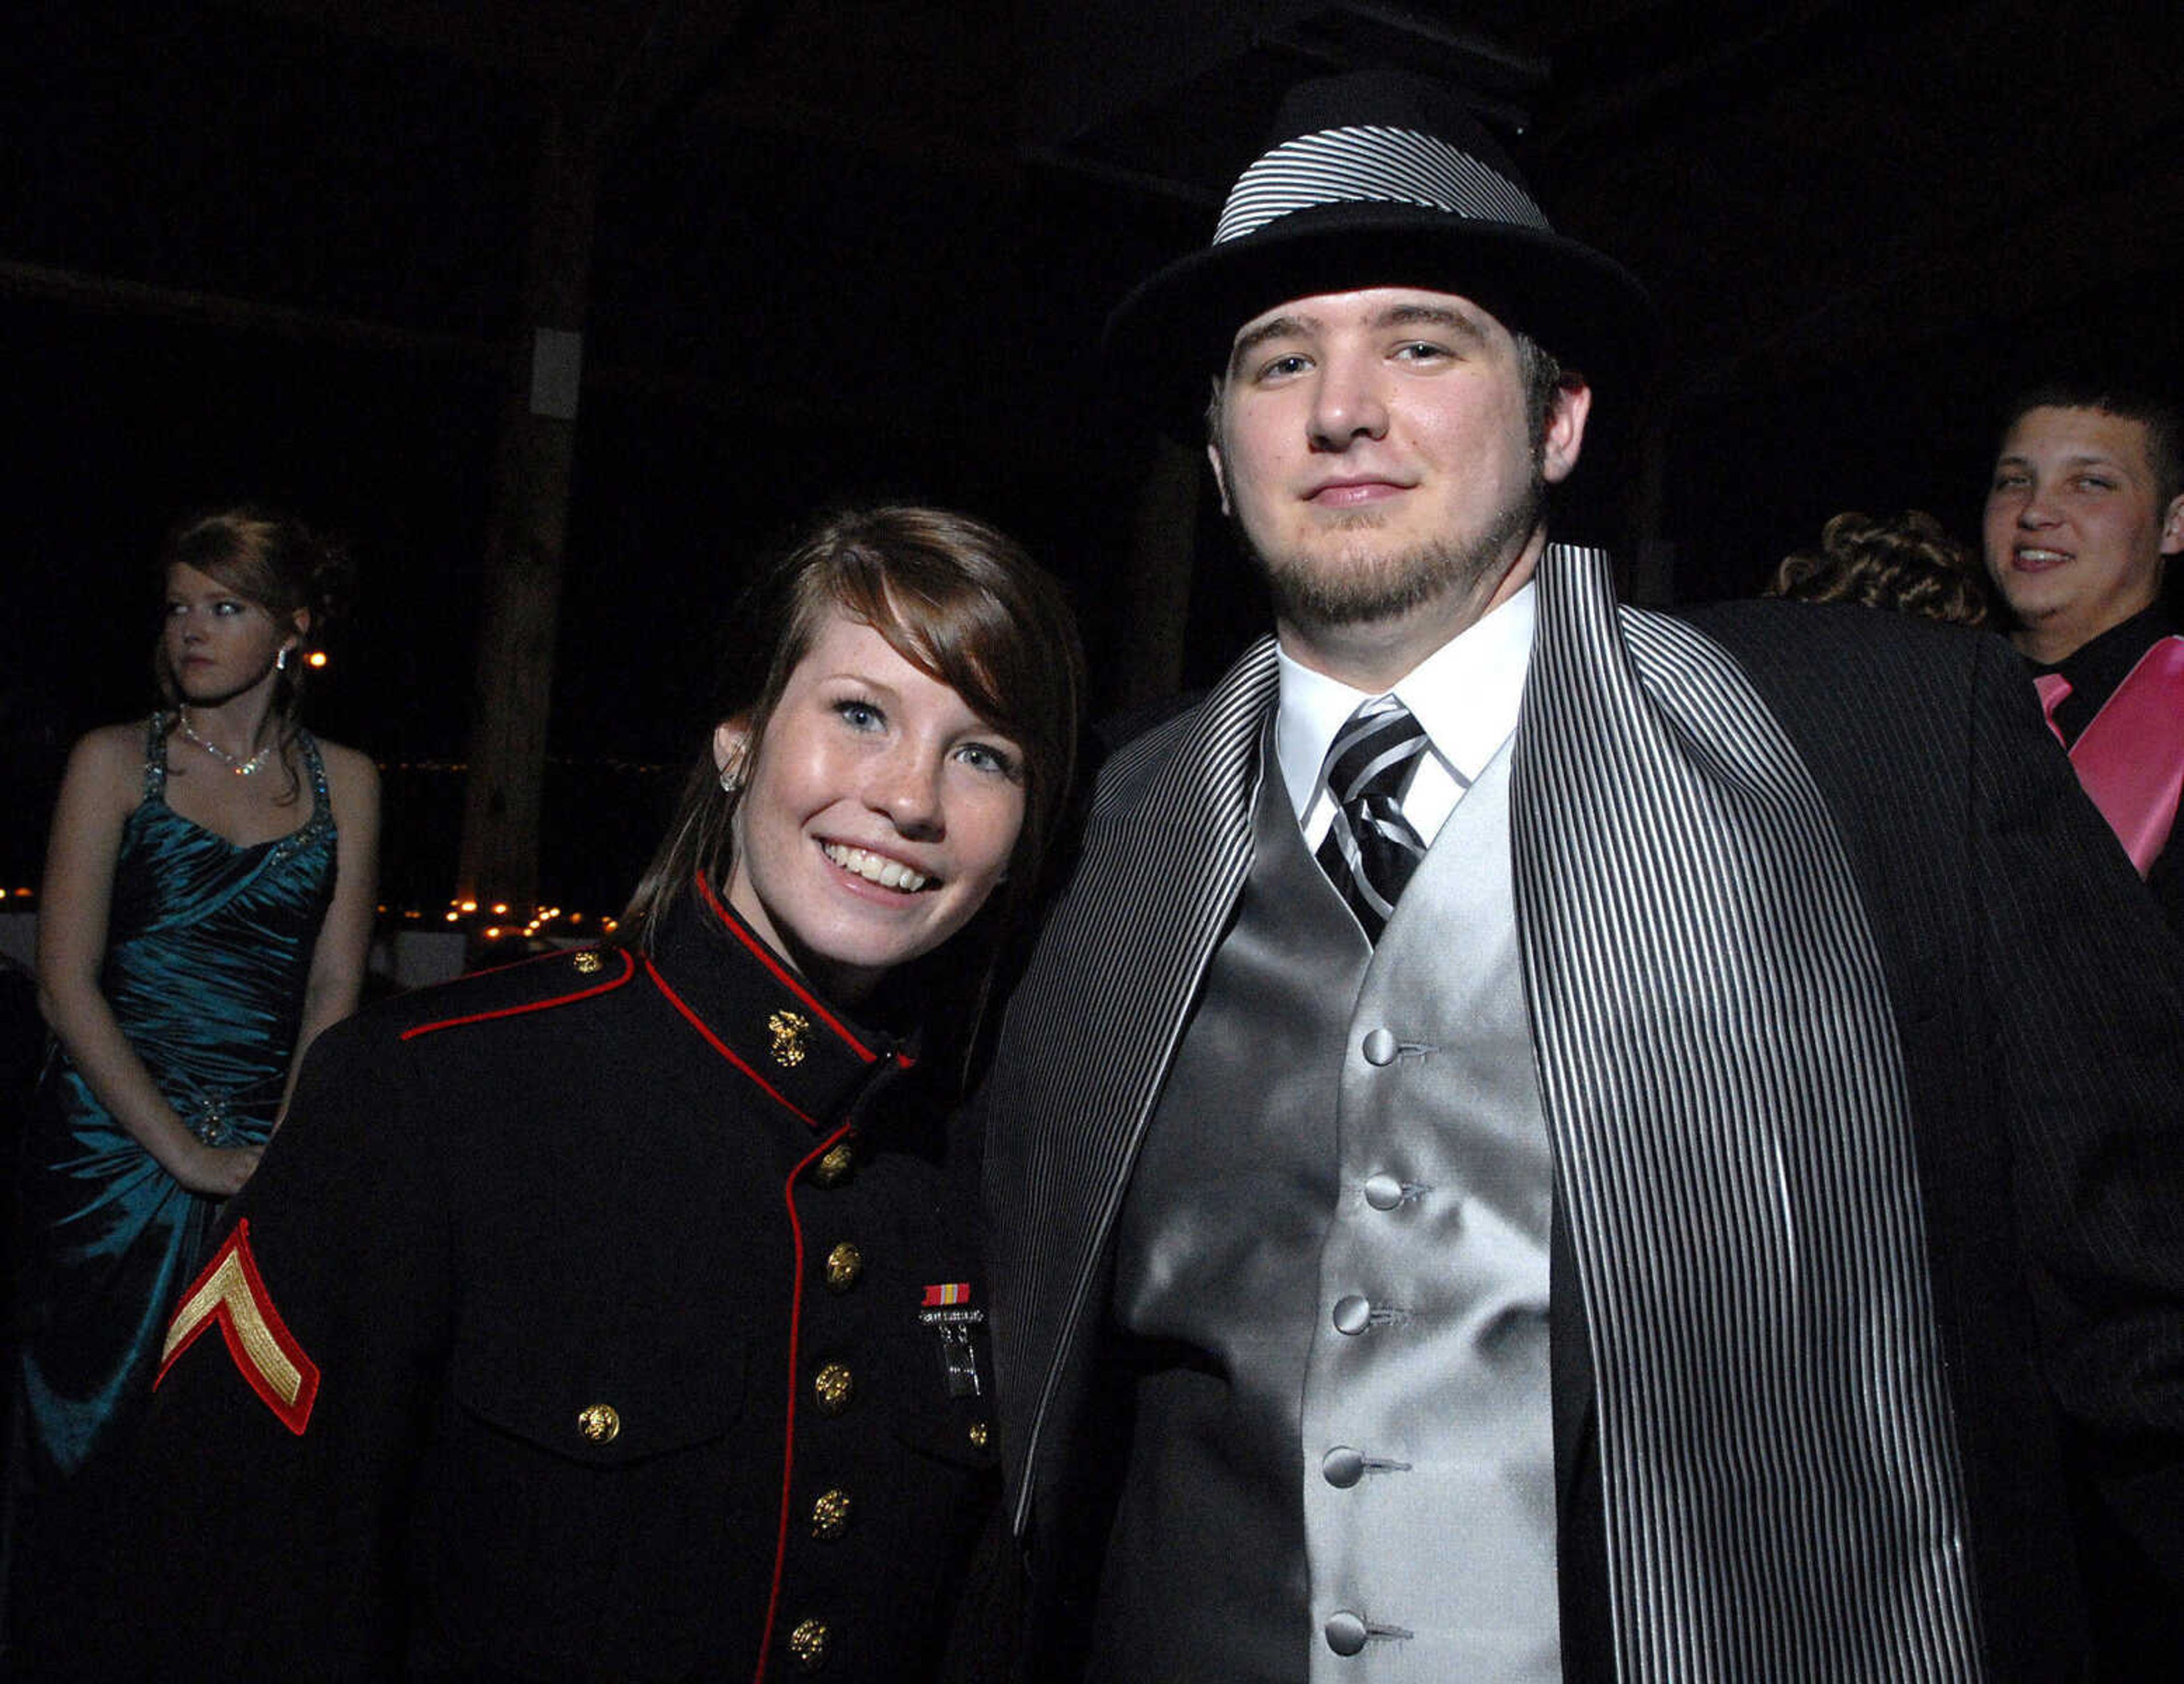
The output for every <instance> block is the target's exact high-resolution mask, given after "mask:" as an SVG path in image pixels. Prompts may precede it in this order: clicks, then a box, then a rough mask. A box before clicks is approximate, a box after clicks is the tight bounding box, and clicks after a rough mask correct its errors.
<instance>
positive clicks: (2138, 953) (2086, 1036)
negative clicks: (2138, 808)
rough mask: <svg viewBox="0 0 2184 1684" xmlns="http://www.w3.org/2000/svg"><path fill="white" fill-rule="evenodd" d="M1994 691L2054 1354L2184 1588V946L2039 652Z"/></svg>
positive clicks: (2150, 1564)
mask: <svg viewBox="0 0 2184 1684" xmlns="http://www.w3.org/2000/svg"><path fill="white" fill-rule="evenodd" d="M2000 652H2001V651H2000V646H1999V645H1996V646H1994V650H1993V653H1992V655H1990V656H1989V657H1988V658H1987V659H1986V660H1985V661H1983V662H1982V666H1981V672H1980V674H1979V677H1978V679H1977V683H1976V695H1975V705H1974V713H1975V719H1974V741H1973V768H1974V772H1973V785H1974V788H1973V795H1974V800H1975V804H1976V806H1977V811H1976V814H1975V850H1976V853H1975V864H1976V868H1977V870H1978V873H1979V876H1980V895H1981V903H1982V905H1983V906H1985V908H1986V928H1985V929H1984V931H1983V936H1984V939H1985V944H1986V945H1985V950H1984V951H1983V953H1982V954H1981V983H1982V986H1983V991H1984V993H1985V995H1986V1000H1987V1002H1988V1014H1989V1021H1990V1022H1991V1023H1992V1025H1993V1054H1994V1057H1996V1058H1997V1060H1998V1061H1999V1062H2000V1063H2001V1066H2002V1076H2003V1080H2002V1082H2001V1084H2000V1090H2001V1091H2002V1092H2003V1094H2005V1095H2006V1096H2008V1100H2007V1104H2008V1107H2009V1115H2008V1118H2007V1124H2008V1128H2009V1146H2010V1151H2011V1156H2012V1163H2013V1184H2012V1185H2013V1195H2014V1199H2015V1202H2016V1206H2017V1209H2016V1216H2017V1220H2018V1222H2019V1224H2020V1232H2021V1235H2022V1246H2023V1254H2024V1256H2025V1257H2026V1259H2027V1261H2028V1269H2029V1275H2030V1287H2031V1294H2032V1298H2033V1303H2034V1308H2035V1310H2036V1315H2037V1317H2038V1319H2039V1323H2040V1332H2041V1335H2042V1347H2043V1352H2044V1362H2043V1368H2044V1370H2045V1373H2046V1377H2047V1380H2048V1385H2049V1386H2050V1387H2051V1388H2052V1390H2053V1394H2054V1396H2055V1397H2056V1398H2057V1400H2058V1402H2059V1405H2060V1407H2061V1408H2062V1411H2063V1414H2064V1419H2065V1421H2066V1424H2067V1433H2068V1436H2069V1441H2070V1447H2071V1448H2072V1449H2073V1450H2074V1452H2075V1455H2076V1457H2077V1458H2078V1461H2079V1464H2080V1466H2081V1471H2083V1472H2085V1473H2086V1474H2087V1475H2088V1476H2089V1478H2090V1481H2091V1486H2092V1490H2093V1491H2094V1492H2095V1493H2096V1494H2097V1500H2098V1506H2099V1508H2101V1509H2102V1510H2103V1511H2104V1514H2105V1517H2106V1520H2108V1522H2109V1524H2110V1525H2112V1526H2113V1527H2114V1528H2115V1529H2117V1531H2118V1532H2119V1533H2120V1536H2121V1537H2122V1538H2124V1539H2126V1540H2128V1542H2127V1543H2126V1545H2125V1546H2124V1547H2126V1549H2128V1550H2130V1551H2131V1552H2132V1553H2135V1554H2137V1556H2138V1557H2139V1559H2140V1562H2141V1564H2142V1565H2143V1566H2144V1567H2145V1568H2147V1569H2148V1570H2150V1571H2151V1572H2152V1573H2153V1574H2154V1575H2157V1577H2158V1579H2159V1581H2160V1583H2161V1584H2162V1585H2164V1586H2166V1587H2167V1588H2166V1592H2165V1594H2166V1595H2168V1596H2170V1597H2171V1598H2174V1597H2176V1596H2177V1595H2179V1594H2184V947H2180V945H2179V944H2178V943H2177V942H2176V940H2175V939H2174V938H2173V937H2172V936H2171V935H2170V934H2169V932H2168V931H2167V930H2166V928H2165V927H2164V925H2163V923H2162V922H2161V919H2160V917H2159V913H2158V911H2157V909H2156V907H2155V905H2154V902H2153V899H2152V897H2151V896H2150V895H2148V893H2147V891H2146V889H2145V888H2144V885H2143V884H2141V883H2140V882H2139V881H2138V880H2137V877H2136V876H2135V875H2134V874H2133V873H2132V872H2131V868H2130V867H2129V865H2128V863H2127V862H2126V861H2125V859H2124V856H2123V855H2122V853H2121V851H2120V849H2118V848H2117V847H2116V845H2115V843H2114V839H2113V837H2112V836H2110V835H2109V832H2108V830H2107V828H2106V826H2105V825H2104V824H2103V822H2102V821H2101V819H2100V817H2099V815H2098V813H2097V812H2096V811H2094V810H2093V808H2092V806H2091V805H2090V803H2088V802H2087V800H2086V799H2085V798H2084V796H2083V795H2082V794H2081V791H2080V789H2079V788H2078V785H2077V783H2076V780H2075V777H2074V776H2073V775H2072V773H2071V771H2070V763H2069V762H2068V761H2067V760H2065V759H2064V757H2063V756H2062V755H2060V754H2059V753H2058V752H2056V751H2055V750H2053V745H2052V743H2049V742H2047V741H2045V740H2043V739H2044V733H2042V728H2041V725H2040V718H2039V711H2038V708H2037V707H2036V705H2035V704H2034V702H2033V700H2032V694H2031V688H2030V687H2029V686H2028V685H2026V684H2025V683H2024V679H2023V675H2022V673H2021V672H2020V671H2017V670H2015V669H2014V665H2013V664H2011V663H2008V662H2005V661H2003V660H2000V659H1998V658H1996V657H1997V656H1998V655H2000Z"/></svg>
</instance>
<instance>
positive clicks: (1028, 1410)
mask: <svg viewBox="0 0 2184 1684" xmlns="http://www.w3.org/2000/svg"><path fill="white" fill-rule="evenodd" d="M1277 688H1278V670H1277V666H1276V662H1275V656H1274V643H1273V638H1266V639H1264V640H1262V642H1260V643H1259V644H1256V645H1255V646H1254V647H1253V648H1252V649H1251V650H1250V651H1249V652H1247V653H1246V654H1245V655H1244V657H1243V658H1242V660H1240V661H1239V662H1238V663H1237V664H1236V665H1235V666H1234V667H1232V668H1231V669H1230V670H1229V672H1228V673H1227V674H1226V675H1225V676H1224V677H1223V679H1222V681H1221V683H1219V684H1218V685H1217V687H1216V688H1215V689H1213V691H1212V693H1211V694H1208V695H1207V697H1206V700H1204V701H1203V702H1201V704H1200V705H1198V706H1196V707H1195V708H1193V709H1192V710H1191V711H1189V712H1188V713H1185V714H1184V715H1181V716H1179V717H1178V718H1176V719H1174V720H1172V721H1170V722H1168V723H1167V724H1166V725H1164V726H1162V727H1160V728H1156V730H1155V731H1153V732H1151V733H1148V735H1147V736H1146V737H1145V738H1143V739H1139V741H1138V742H1136V743H1134V744H1131V745H1130V746H1129V747H1128V749H1125V750H1123V752H1122V753H1120V754H1118V755H1117V756H1116V757H1115V760H1114V761H1112V763H1111V765H1110V766H1109V767H1108V769H1107V771H1106V772H1105V773H1103V775H1102V776H1101V778H1100V785H1099V790H1098V793H1097V795H1095V799H1094V801H1093V806H1092V811H1091V814H1090V816H1089V819H1088V821H1087V826H1086V835H1085V845H1084V854H1083V862H1082V864H1081V865H1080V867H1079V868H1078V873H1077V876H1076V878H1075V879H1074V880H1073V882H1072V883H1071V884H1070V886H1069V889H1068V891H1067V894H1066V895H1064V896H1063V897H1062V900H1061V904H1060V905H1059V906H1057V907H1056V910H1055V912H1054V914H1053V916H1052V917H1051V918H1050V920H1049V921H1048V923H1047V925H1046V928H1045V931H1044V932H1043V934H1041V936H1040V939H1039V945H1038V948H1037V951H1035V952H1034V956H1033V959H1032V962H1031V964H1030V966H1029V967H1028V970H1027V971H1026V973H1025V975H1024V978H1023V980H1022V984H1020V985H1019V986H1018V987H1017V991H1016V994H1015V996H1014V998H1013V1000H1012V1001H1011V1004H1010V1006H1009V1011H1008V1015H1007V1018H1006V1022H1005V1023H1004V1026H1003V1029H1002V1032H1001V1039H1000V1046H999V1048H998V1050H997V1051H996V1053H995V1060H994V1065H993V1069H992V1073H991V1075H990V1076H989V1079H988V1081H987V1083H986V1086H985V1089H984V1091H983V1095H982V1096H981V1100H980V1109H981V1112H982V1113H983V1121H984V1126H985V1135H986V1145H985V1172H984V1187H985V1207H986V1234H987V1246H988V1263H989V1271H990V1274H991V1276H992V1280H993V1296H994V1307H993V1313H994V1349H995V1370H996V1381H997V1388H998V1391H999V1393H1000V1413H1001V1415H1002V1419H1003V1421H1004V1423H1005V1428H1006V1430H1005V1432H1004V1438H1003V1447H1002V1457H1003V1464H1004V1466H1005V1468H1006V1471H1007V1475H1008V1478H1009V1481H1010V1486H1009V1488H1010V1491H1011V1493H1012V1495H1013V1508H1014V1513H1013V1518H1014V1520H1015V1524H1016V1525H1017V1529H1018V1530H1019V1531H1022V1528H1023V1527H1024V1525H1026V1522H1027V1519H1028V1514H1029V1512H1030V1505H1031V1497H1032V1487H1033V1485H1034V1479H1033V1477H1032V1476H1031V1470H1032V1469H1034V1467H1035V1466H1036V1464H1037V1458H1038V1456H1039V1453H1040V1448H1041V1445H1042V1442H1043V1441H1044V1439H1045V1436H1047V1435H1048V1434H1050V1431H1052V1430H1056V1429H1057V1428H1063V1427H1066V1425H1067V1421H1066V1419H1061V1420H1057V1419H1056V1414H1057V1400H1058V1399H1059V1400H1060V1402H1059V1410H1060V1413H1061V1414H1062V1415H1063V1416H1065V1417H1066V1414H1067V1410H1068V1408H1069V1407H1070V1399H1069V1397H1068V1396H1067V1387H1068V1386H1070V1385H1071V1384H1073V1380H1072V1378H1071V1376H1070V1372H1069V1371H1070V1370H1071V1369H1072V1366H1073V1363H1075V1360H1076V1358H1078V1356H1079V1355H1080V1353H1081V1352H1082V1351H1083V1349H1084V1344H1085V1341H1087V1340H1088V1339H1089V1337H1090V1336H1091V1335H1092V1334H1093V1332H1094V1331H1095V1326H1094V1324H1093V1319H1094V1318H1095V1317H1096V1315H1097V1313H1098V1310H1097V1306H1096V1304H1095V1303H1094V1302H1093V1300H1094V1297H1095V1293H1094V1288H1095V1285H1096V1284H1097V1283H1098V1281H1099V1280H1100V1279H1101V1278H1102V1275H1103V1272H1104V1252H1105V1251H1106V1243H1107V1236H1108V1233H1109V1231H1110V1230H1111V1229H1112V1226H1113V1224H1114V1220H1115V1216H1116V1213H1117V1211H1118V1210H1119V1209H1120V1208H1121V1205H1122V1200H1123V1191H1124V1188H1125V1186H1126V1185H1127V1184H1128V1179H1129V1174H1130V1166H1131V1163H1132V1162H1133V1161H1134V1158H1135V1157H1136V1155H1137V1150H1138V1144H1139V1140H1141V1139H1142V1138H1143V1135H1144V1133H1145V1124H1146V1121H1147V1119H1148V1118H1150V1117H1151V1114H1152V1108H1153V1104H1154V1101H1156V1099H1157V1098H1158V1096H1159V1094H1160V1090H1161V1087H1162V1083H1163V1082H1164V1081H1165V1079H1166V1078H1167V1070H1168V1066H1169V1064H1170V1062H1171V1061H1172V1060H1173V1057H1174V1055H1175V1050H1176V1046H1177V1044H1178V1041H1179V1040H1181V1038H1182V1034H1183V1029H1184V1023H1185V1022H1186V1021H1187V1019H1188V1017H1189V1014H1190V1006H1191V1003H1192V1001H1194V1000H1195V998H1196V996H1197V993H1198V989H1199V985H1200V982H1201V979H1202V978H1203V977H1204V975H1205V973H1206V966H1207V965H1208V963H1209V962H1211V961H1212V956H1213V953H1214V951H1215V949H1216V948H1217V946H1218V945H1219V943H1220V938H1221V934H1222V932H1223V930H1224V929H1225V928H1227V927H1228V924H1229V918H1230V916H1231V915H1232V913H1233V912H1234V909H1235V906H1236V901H1237V897H1238V896H1239V895H1240V894H1241V892H1242V890H1243V887H1244V880H1245V877H1246V876H1247V875H1248V874H1249V873H1250V871H1251V803H1252V800H1253V799H1254V795H1255V793H1256V778H1257V775H1258V771H1259V739H1260V733H1261V731H1262V728H1263V727H1264V724H1265V722H1266V718H1267V716H1268V713H1269V712H1270V711H1272V709H1273V705H1274V700H1275V696H1276V693H1277Z"/></svg>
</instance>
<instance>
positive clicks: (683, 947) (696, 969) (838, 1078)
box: [645, 878, 914, 1129]
mask: <svg viewBox="0 0 2184 1684" xmlns="http://www.w3.org/2000/svg"><path fill="white" fill-rule="evenodd" d="M645 968H646V970H647V971H648V972H649V973H650V975H651V978H652V981H653V983H654V984H655V986H656V987H657V988H658V989H659V990H660V992H661V993H662V994H663V995H666V998H667V1000H668V1001H669V1003H670V1004H671V1005H672V1006H674V1007H675V1008H676V1009H677V1011H678V1012H681V1013H682V1016H683V1017H684V1018H686V1019H688V1022H689V1023H690V1024H691V1026H692V1028H693V1029H695V1030H696V1031H697V1032H698V1033H699V1034H701V1035H703V1036H704V1037H705V1039H706V1040H708V1041H709V1042H710V1043H711V1044H712V1046H713V1049H714V1051H716V1052H718V1053H719V1054H720V1055H721V1057H723V1058H725V1059H727V1061H728V1062H729V1063H731V1064H733V1065H734V1066H735V1067H736V1068H738V1070H740V1071H742V1072H743V1073H744V1075H746V1076H748V1077H749V1079H751V1080H752V1081H753V1082H755V1083H756V1084H757V1085H758V1086H759V1087H760V1088H761V1089H763V1090H765V1091H766V1093H767V1094H769V1095H771V1096H772V1097H773V1098H774V1099H775V1100H777V1101H779V1102H780V1103H781V1104H782V1105H783V1106H784V1107H787V1108H788V1110H789V1111H790V1112H793V1113H794V1115H795V1116H797V1117H799V1118H801V1119H802V1120H803V1121H804V1122H805V1124H808V1125H810V1126H811V1127H812V1128H814V1129H831V1128H833V1127H834V1126H835V1125H837V1124H839V1123H841V1122H842V1121H843V1120H844V1119H845V1118H848V1117H850V1115H851V1114H852V1113H853V1112H856V1111H857V1110H858V1109H859V1108H860V1107H861V1105H862V1103H863V1102H864V1101H865V1100H866V1098H867V1097H868V1096H870V1094H871V1092H872V1090H873V1089H874V1088H876V1087H877V1086H878V1085H881V1084H883V1083H884V1082H885V1081H886V1080H887V1079H889V1077H890V1076H891V1075H893V1074H894V1073H895V1072H896V1071H898V1070H901V1069H906V1068H909V1066H910V1065H911V1062H913V1057H914V1055H913V1054H912V1052H911V1051H910V1049H909V1048H908V1047H907V1046H905V1044H904V1043H903V1042H902V1041H901V1040H899V1039H898V1038H897V1037H895V1036H893V1035H889V1034H882V1033H880V1032H878V1031H877V1030H873V1029H867V1028H866V1027H864V1026H863V1025H861V1024H858V1023H853V1022H852V1021H850V1019H849V1018H846V1017H844V1015H843V1014H842V1013H841V1012H838V1011H837V1010H836V1009H835V1008H834V1007H833V1006H830V1005H828V1004H827V1002H826V1001H823V1000H822V999H821V998H820V997H819V996H818V995H816V994H814V993H813V992H812V991H811V990H810V989H809V988H807V987H805V984H804V983H803V982H802V981H801V980H800V979H799V978H798V977H797V976H796V974H795V973H794V972H793V971H791V970H790V969H789V968H788V962H786V961H785V960H783V958H782V957H781V956H780V955H779V954H777V953H776V952H775V951H773V950H772V948H771V947H769V946H767V945H766V943H765V942H764V941H762V940H760V938H759V937H758V935H757V934H755V932H754V931H753V930H752V929H751V928H750V927H749V925H748V924H746V923H744V921H743V920H742V919H741V918H738V917H737V916H736V915H735V913H734V912H733V911H732V910H731V909H730V908H729V907H728V906H727V903H726V902H725V901H722V900H721V897H720V896H719V895H717V894H716V893H715V892H714V889H713V887H712V885H711V884H709V883H707V882H706V881H705V879H704V878H697V879H695V881H694V886H693V889H692V891H691V892H690V893H689V894H688V895H683V896H682V898H681V899H680V900H679V901H677V903H676V905H675V906H673V907H672V908H671V910H670V911H669V912H668V915H667V917H666V919H665V920H663V922H662V924H661V928H660V935H659V940H658V941H657V943H656V945H655V951H653V953H652V954H651V955H650V956H649V958H648V959H647V960H646V962H645Z"/></svg>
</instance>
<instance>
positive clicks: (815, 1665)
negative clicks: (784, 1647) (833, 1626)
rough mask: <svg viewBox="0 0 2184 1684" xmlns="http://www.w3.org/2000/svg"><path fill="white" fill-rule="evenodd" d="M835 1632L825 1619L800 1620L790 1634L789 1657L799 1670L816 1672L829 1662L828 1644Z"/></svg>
mask: <svg viewBox="0 0 2184 1684" xmlns="http://www.w3.org/2000/svg"><path fill="white" fill-rule="evenodd" d="M833 1635H834V1634H833V1632H832V1631H828V1630H827V1622H826V1621H825V1620H798V1621H797V1622H796V1629H795V1630H794V1631H791V1632H790V1633H789V1634H788V1658H789V1659H790V1660H792V1661H793V1662H794V1663H795V1664H796V1670H798V1671H799V1672H816V1671H818V1670H819V1669H820V1668H821V1667H822V1666H824V1665H826V1664H827V1643H828V1642H830V1641H831V1640H832V1639H833Z"/></svg>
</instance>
